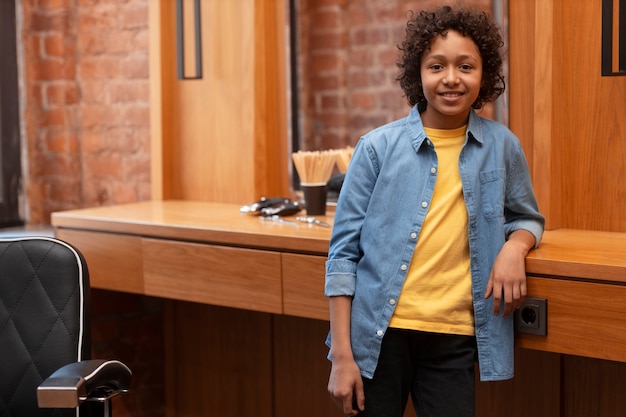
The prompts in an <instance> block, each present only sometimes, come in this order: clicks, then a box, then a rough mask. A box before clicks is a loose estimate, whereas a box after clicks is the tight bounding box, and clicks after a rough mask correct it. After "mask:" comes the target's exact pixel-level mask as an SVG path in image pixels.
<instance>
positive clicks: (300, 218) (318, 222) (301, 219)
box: [296, 216, 330, 227]
mask: <svg viewBox="0 0 626 417" xmlns="http://www.w3.org/2000/svg"><path fill="white" fill-rule="evenodd" d="M296 220H297V221H299V222H303V223H309V224H315V225H317V226H322V227H330V225H329V224H328V223H325V222H323V221H321V220H318V219H316V218H315V217H311V216H307V217H303V216H297V217H296Z"/></svg>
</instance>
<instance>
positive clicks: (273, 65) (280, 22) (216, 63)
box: [150, 0, 289, 203]
mask: <svg viewBox="0 0 626 417" xmlns="http://www.w3.org/2000/svg"><path fill="white" fill-rule="evenodd" d="M187 3H188V5H189V6H190V5H191V2H187ZM201 5H202V7H201V15H202V50H203V57H202V58H203V59H202V62H203V78H202V79H201V80H178V79H177V78H176V48H177V46H176V44H175V42H174V39H175V34H176V21H175V18H176V9H175V2H173V1H169V0H167V1H165V0H162V1H159V2H156V1H155V2H154V3H151V4H150V7H151V9H155V10H153V11H152V12H151V20H150V23H151V25H152V26H151V28H150V29H151V30H150V33H151V36H155V38H156V40H152V41H151V55H152V54H154V55H155V56H154V57H152V58H151V70H152V75H151V79H152V81H151V94H152V95H153V97H152V100H151V103H152V106H157V108H155V109H153V110H151V117H152V120H151V127H152V147H153V148H152V152H153V155H154V156H153V158H152V162H153V168H152V176H153V179H152V181H153V197H154V198H156V199H181V200H202V201H220V202H230V203H246V202H248V201H252V200H254V199H258V198H259V197H260V196H262V195H281V194H285V193H287V192H288V191H289V184H288V170H287V166H288V154H287V132H288V126H287V104H286V101H287V92H286V84H287V79H286V75H285V74H286V67H285V62H286V58H285V56H286V43H285V33H286V21H285V19H286V11H285V10H284V9H285V8H286V7H287V6H286V4H285V3H284V2H275V1H271V2H266V1H258V0H229V1H219V0H207V1H202V2H201ZM189 8H190V9H191V7H189ZM186 13H187V12H186Z"/></svg>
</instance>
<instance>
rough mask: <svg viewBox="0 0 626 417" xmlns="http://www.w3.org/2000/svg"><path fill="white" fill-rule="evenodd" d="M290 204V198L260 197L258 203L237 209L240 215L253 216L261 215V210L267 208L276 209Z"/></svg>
mask: <svg viewBox="0 0 626 417" xmlns="http://www.w3.org/2000/svg"><path fill="white" fill-rule="evenodd" d="M288 203H292V201H291V199H290V198H286V197H270V198H265V197H261V198H260V199H259V200H258V201H255V202H253V203H250V204H246V205H245V206H241V208H240V209H239V212H240V213H253V214H261V210H263V209H264V208H268V207H276V206H280V205H284V204H288Z"/></svg>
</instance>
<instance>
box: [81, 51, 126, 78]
mask: <svg viewBox="0 0 626 417" xmlns="http://www.w3.org/2000/svg"><path fill="white" fill-rule="evenodd" d="M79 72H80V78H81V80H102V79H108V80H110V79H116V78H118V77H119V75H120V63H119V57H114V56H97V57H87V58H83V59H81V62H80V68H79Z"/></svg>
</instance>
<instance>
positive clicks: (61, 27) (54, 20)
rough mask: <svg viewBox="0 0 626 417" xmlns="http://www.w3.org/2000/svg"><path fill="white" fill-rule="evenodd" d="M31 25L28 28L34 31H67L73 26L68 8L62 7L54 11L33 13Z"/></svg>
mask: <svg viewBox="0 0 626 417" xmlns="http://www.w3.org/2000/svg"><path fill="white" fill-rule="evenodd" d="M29 23H30V26H29V27H27V30H31V31H33V32H50V31H59V32H64V31H67V30H68V28H70V27H71V23H70V18H69V12H68V10H65V9H62V10H60V11H55V12H54V13H38V12H35V13H32V14H31V15H30V22H29Z"/></svg>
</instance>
